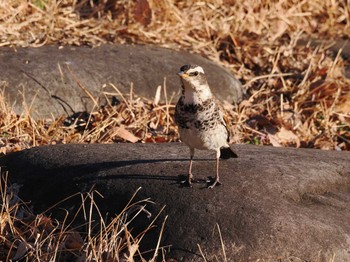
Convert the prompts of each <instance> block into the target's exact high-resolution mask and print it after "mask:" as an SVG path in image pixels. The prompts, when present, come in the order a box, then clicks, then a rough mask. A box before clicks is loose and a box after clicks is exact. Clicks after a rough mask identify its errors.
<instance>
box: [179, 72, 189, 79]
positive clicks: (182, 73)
mask: <svg viewBox="0 0 350 262" xmlns="http://www.w3.org/2000/svg"><path fill="white" fill-rule="evenodd" d="M177 75H178V76H179V77H181V78H187V77H188V74H186V73H185V72H184V71H180V72H178V73H177Z"/></svg>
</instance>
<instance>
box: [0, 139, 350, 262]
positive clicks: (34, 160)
mask: <svg viewBox="0 0 350 262" xmlns="http://www.w3.org/2000/svg"><path fill="white" fill-rule="evenodd" d="M234 150H235V151H236V152H237V154H238V155H239V158H237V159H230V160H226V161H221V162H220V172H221V180H222V182H223V185H222V186H219V187H216V188H214V189H212V190H210V189H207V188H206V186H207V185H206V182H205V179H206V178H207V177H209V176H213V174H214V170H215V161H214V160H213V158H214V154H213V153H210V152H207V151H196V153H197V154H196V160H197V161H196V162H195V163H194V166H193V171H194V175H195V178H197V179H199V181H198V183H196V184H195V185H194V187H193V188H186V187H182V186H181V183H180V180H181V179H183V178H184V177H185V175H186V171H187V168H188V149H187V147H186V146H185V145H183V144H179V143H173V144H113V145H98V144H91V145H56V146H43V147H37V148H33V149H29V150H24V151H21V152H17V153H13V154H10V155H8V156H5V157H3V158H1V159H0V164H1V165H5V166H7V168H8V169H9V171H10V175H11V176H10V179H11V181H12V182H15V181H17V182H19V183H21V184H23V187H22V189H21V196H22V198H23V199H24V200H31V201H32V204H33V205H34V207H36V208H37V209H38V210H44V209H46V208H47V207H50V206H51V205H53V204H54V203H56V202H57V201H58V200H60V199H62V198H63V197H64V196H69V195H71V194H73V193H74V192H78V191H87V190H89V189H90V188H91V187H92V186H93V185H94V188H95V189H97V190H98V191H99V192H101V193H102V194H103V195H104V199H103V200H101V202H100V204H99V206H100V208H101V212H109V213H112V214H113V213H118V212H119V211H120V210H121V209H122V208H123V207H124V206H125V204H126V203H127V201H128V200H129V199H130V198H131V196H132V195H133V193H134V192H135V191H136V190H137V188H139V187H142V189H141V190H140V191H139V193H138V194H137V197H136V199H137V200H141V199H145V198H148V197H150V198H151V200H152V201H154V202H155V203H156V204H154V205H151V204H150V205H148V206H147V207H146V208H147V209H148V210H149V211H150V212H151V213H152V214H153V217H154V215H155V214H157V213H158V212H159V210H160V209H161V207H163V206H164V205H165V206H166V207H165V210H164V211H163V213H162V215H161V216H160V218H159V219H158V220H157V225H158V229H157V230H158V231H157V230H154V231H152V232H151V233H150V235H149V236H148V237H147V238H144V240H143V241H142V242H141V244H142V245H144V246H145V247H147V248H149V247H154V245H155V243H156V241H157V237H158V233H159V228H160V227H161V224H162V222H163V220H164V216H165V215H168V216H169V217H168V220H167V222H166V228H165V232H164V235H163V238H162V245H170V244H171V245H172V248H171V249H170V251H169V250H167V252H168V253H167V255H168V256H169V257H172V258H176V259H178V261H202V258H201V255H200V251H199V249H198V246H197V244H198V245H200V247H201V249H202V251H203V253H204V254H205V256H206V258H207V261H214V256H217V257H218V261H223V256H222V245H221V241H220V237H219V233H218V228H217V226H219V228H220V231H221V234H222V238H223V243H224V247H225V250H226V256H227V259H228V261H233V260H234V261H248V260H252V261H255V260H256V259H264V261H277V260H278V259H281V260H279V261H291V260H288V259H293V261H294V259H296V260H295V261H303V260H307V261H330V260H331V258H333V257H334V258H335V260H334V261H349V258H350V219H349V217H350V205H349V201H350V161H349V159H350V153H349V152H331V151H320V150H311V149H282V148H273V147H258V146H248V145H235V146H234ZM78 202H79V201H78ZM75 204H76V205H75V206H78V204H77V203H75ZM65 205H66V208H68V209H69V210H71V209H72V207H73V205H72V203H70V204H69V203H65ZM146 222H147V223H149V222H150V221H149V220H147V219H146V218H143V220H142V221H139V223H140V224H139V225H141V224H142V223H146ZM143 226H145V225H143ZM298 259H301V260H298Z"/></svg>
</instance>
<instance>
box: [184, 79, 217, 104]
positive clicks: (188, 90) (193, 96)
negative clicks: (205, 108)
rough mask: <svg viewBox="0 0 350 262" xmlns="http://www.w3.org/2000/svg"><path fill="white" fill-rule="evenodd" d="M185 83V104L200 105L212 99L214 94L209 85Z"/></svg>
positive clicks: (195, 82)
mask: <svg viewBox="0 0 350 262" xmlns="http://www.w3.org/2000/svg"><path fill="white" fill-rule="evenodd" d="M183 82H184V83H183V84H184V88H185V93H184V95H185V99H184V103H185V104H198V103H201V102H203V101H206V100H207V99H210V98H212V93H211V91H210V88H209V85H208V84H207V83H205V84H200V83H199V82H197V81H193V82H191V83H190V82H187V81H183ZM194 86H195V88H194Z"/></svg>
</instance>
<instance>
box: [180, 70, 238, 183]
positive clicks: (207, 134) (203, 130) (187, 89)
mask: <svg viewBox="0 0 350 262" xmlns="http://www.w3.org/2000/svg"><path fill="white" fill-rule="evenodd" d="M178 75H179V76H180V79H181V84H182V95H181V96H180V98H179V101H178V102H177V104H176V108H175V122H176V124H177V125H178V127H179V133H180V137H181V140H182V141H183V142H184V143H185V144H186V145H187V146H188V147H189V149H190V167H189V171H188V179H187V181H186V182H187V183H188V185H189V186H191V183H192V181H193V175H192V162H193V157H194V152H195V149H199V150H213V151H215V152H216V174H215V180H214V182H213V183H212V184H211V185H210V186H209V188H214V187H215V186H216V185H219V184H221V182H220V178H219V158H220V157H221V158H223V159H228V158H235V157H238V156H237V155H236V153H234V152H233V151H232V150H231V148H230V146H229V144H228V141H229V131H228V129H227V126H226V122H225V120H224V115H223V113H222V112H221V110H220V108H219V106H218V103H216V101H215V99H214V97H213V95H212V93H211V90H210V87H209V85H208V82H207V79H206V77H205V74H204V70H203V68H202V67H200V66H197V65H184V66H182V67H181V68H180V72H178Z"/></svg>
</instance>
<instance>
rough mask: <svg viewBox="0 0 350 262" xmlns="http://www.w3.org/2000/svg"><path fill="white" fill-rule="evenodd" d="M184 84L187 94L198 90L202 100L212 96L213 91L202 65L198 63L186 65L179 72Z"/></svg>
mask: <svg viewBox="0 0 350 262" xmlns="http://www.w3.org/2000/svg"><path fill="white" fill-rule="evenodd" d="M177 74H178V76H179V77H180V79H181V82H182V84H183V88H184V92H185V95H186V93H190V92H197V93H198V95H199V96H201V99H202V100H205V99H207V98H210V97H211V91H210V88H209V85H208V82H207V78H206V77H205V74H204V70H203V68H202V67H200V66H197V65H184V66H182V67H181V68H180V71H179V72H178V73H177Z"/></svg>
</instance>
